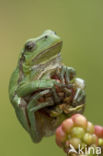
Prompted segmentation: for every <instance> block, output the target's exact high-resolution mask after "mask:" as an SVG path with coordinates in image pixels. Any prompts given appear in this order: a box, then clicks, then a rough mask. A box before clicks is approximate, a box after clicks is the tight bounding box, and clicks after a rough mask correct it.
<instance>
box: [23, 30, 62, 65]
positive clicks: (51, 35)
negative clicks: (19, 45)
mask: <svg viewBox="0 0 103 156" xmlns="http://www.w3.org/2000/svg"><path fill="white" fill-rule="evenodd" d="M61 48H62V40H61V38H60V37H59V36H57V35H56V33H55V32H53V31H51V30H46V31H45V32H44V33H43V34H42V35H41V36H39V37H37V38H33V39H30V40H28V41H27V42H26V43H25V46H24V49H23V52H22V56H23V57H24V64H25V65H26V66H28V67H31V66H34V65H38V64H42V63H45V62H47V61H49V60H51V59H52V58H54V57H57V56H58V54H59V53H60V51H61Z"/></svg>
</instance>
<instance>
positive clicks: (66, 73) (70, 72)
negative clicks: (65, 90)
mask: <svg viewBox="0 0 103 156" xmlns="http://www.w3.org/2000/svg"><path fill="white" fill-rule="evenodd" d="M75 75H76V71H75V69H74V68H72V67H66V66H62V68H61V72H60V74H59V77H60V81H61V82H62V83H63V84H69V83H70V80H71V79H73V78H74V76H75Z"/></svg>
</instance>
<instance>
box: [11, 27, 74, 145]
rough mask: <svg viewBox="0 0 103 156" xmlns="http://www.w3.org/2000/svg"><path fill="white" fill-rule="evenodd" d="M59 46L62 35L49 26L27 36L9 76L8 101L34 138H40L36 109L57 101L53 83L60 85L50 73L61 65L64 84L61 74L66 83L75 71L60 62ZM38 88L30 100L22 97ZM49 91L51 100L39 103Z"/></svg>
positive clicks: (36, 139)
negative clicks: (36, 35)
mask: <svg viewBox="0 0 103 156" xmlns="http://www.w3.org/2000/svg"><path fill="white" fill-rule="evenodd" d="M28 45H29V46H28ZM61 48H62V40H61V38H60V37H59V36H57V35H56V34H55V32H53V31H51V30H47V31H45V32H44V33H43V34H42V35H41V36H39V37H37V38H33V39H30V40H28V41H27V42H26V43H25V45H24V47H23V49H22V51H21V53H20V56H19V60H18V64H17V67H16V69H15V70H14V72H13V74H12V76H11V79H10V83H9V97H10V101H11V103H12V105H13V107H14V108H15V112H16V115H17V117H18V119H19V121H20V122H21V124H22V125H23V127H24V128H25V129H26V130H27V131H28V132H29V133H30V135H31V138H32V140H33V141H34V142H39V141H40V140H41V138H42V136H41V135H40V134H39V133H38V130H37V126H36V120H35V112H36V111H38V110H40V109H42V108H44V107H47V106H51V105H54V104H55V103H58V102H59V97H58V96H57V94H56V91H55V87H54V85H55V84H56V85H59V86H61V84H59V83H57V81H56V80H53V79H51V78H50V76H51V73H52V72H56V70H57V69H58V68H61V73H60V79H61V82H62V84H64V75H66V82H67V83H69V81H70V74H73V75H75V70H74V69H73V68H71V67H66V66H64V65H62V63H61V54H60V51H61ZM40 89H42V90H43V91H41V92H40V93H36V94H35V96H33V98H32V99H31V100H30V102H29V103H27V102H26V101H25V98H24V97H27V96H28V95H30V94H31V93H33V92H34V91H37V90H40ZM49 92H50V93H51V92H52V94H53V96H54V101H53V100H50V101H48V102H45V103H39V104H38V101H37V100H38V99H39V98H40V97H41V96H43V95H45V94H47V93H49ZM48 133H49V132H48ZM46 135H48V134H46ZM49 135H50V134H49Z"/></svg>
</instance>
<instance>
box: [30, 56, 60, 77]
mask: <svg viewBox="0 0 103 156" xmlns="http://www.w3.org/2000/svg"><path fill="white" fill-rule="evenodd" d="M61 65H62V60H61V53H59V54H58V55H57V56H55V57H53V58H51V59H50V60H48V61H47V62H45V63H42V64H38V65H34V66H32V67H31V69H30V70H31V71H33V70H34V71H39V75H38V79H40V78H41V77H42V76H43V75H44V74H45V73H48V72H50V71H53V70H55V69H56V68H59V67H61Z"/></svg>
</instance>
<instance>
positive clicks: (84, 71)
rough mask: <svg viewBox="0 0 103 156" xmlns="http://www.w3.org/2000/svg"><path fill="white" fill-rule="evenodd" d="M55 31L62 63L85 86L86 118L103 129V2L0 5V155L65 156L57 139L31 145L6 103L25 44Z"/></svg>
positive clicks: (63, 0)
mask: <svg viewBox="0 0 103 156" xmlns="http://www.w3.org/2000/svg"><path fill="white" fill-rule="evenodd" d="M45 29H52V30H54V31H56V32H57V34H59V35H60V36H61V37H62V39H63V41H64V45H63V49H62V57H63V62H64V63H65V64H66V65H68V66H73V67H75V68H76V70H77V76H78V77H82V78H83V79H85V81H86V93H87V102H86V111H85V115H86V116H87V118H88V119H89V120H91V121H92V122H93V123H95V124H101V125H103V0H51V1H49V0H28V1H27V0H22V1H20V0H16V1H15V0H14V1H13V0H9V1H5V0H4V1H1V0H0V34H1V35H0V65H1V66H0V83H1V84H0V88H1V96H0V156H14V155H15V156H18V155H19V156H34V155H37V156H42V155H45V156H48V155H49V156H52V155H55V156H57V155H59V156H65V154H64V152H63V151H62V150H61V149H59V148H58V147H57V146H56V144H55V141H54V140H55V137H54V136H53V137H50V138H44V139H43V140H42V141H41V143H39V144H33V143H32V141H31V139H30V137H29V135H28V134H27V133H26V132H25V130H24V129H23V128H22V127H21V125H20V124H19V122H18V120H17V118H16V116H15V113H14V109H13V108H12V106H11V104H10V102H9V99H8V83H9V78H10V75H11V72H12V71H13V70H14V68H15V66H16V63H17V59H18V55H19V52H20V50H21V48H22V46H23V44H24V42H25V41H26V40H27V39H29V38H32V37H35V36H38V35H40V34H41V33H42V32H43V31H44V30H45Z"/></svg>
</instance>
